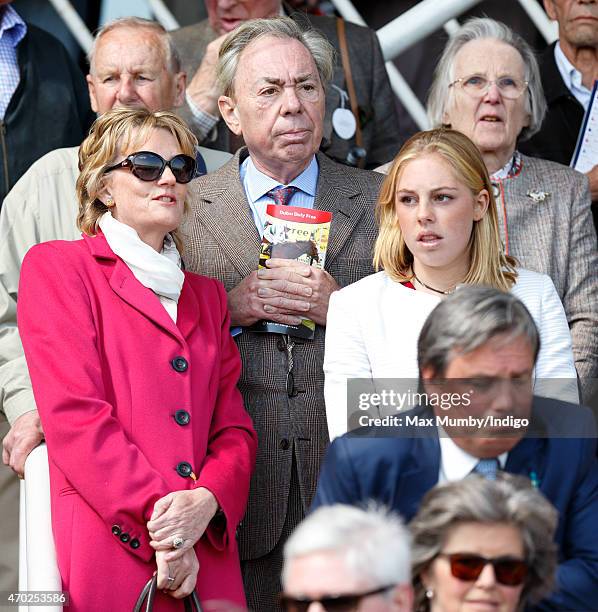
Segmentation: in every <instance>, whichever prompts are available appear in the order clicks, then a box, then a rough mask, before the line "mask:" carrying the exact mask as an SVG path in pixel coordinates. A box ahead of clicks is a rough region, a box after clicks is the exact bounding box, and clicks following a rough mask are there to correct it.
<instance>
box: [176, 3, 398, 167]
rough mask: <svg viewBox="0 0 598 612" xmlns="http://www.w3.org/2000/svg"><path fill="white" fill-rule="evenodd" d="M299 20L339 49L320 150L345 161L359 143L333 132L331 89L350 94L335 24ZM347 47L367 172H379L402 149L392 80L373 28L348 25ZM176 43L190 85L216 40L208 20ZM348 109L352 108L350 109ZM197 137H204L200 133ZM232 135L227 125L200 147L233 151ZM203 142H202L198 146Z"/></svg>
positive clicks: (336, 101)
mask: <svg viewBox="0 0 598 612" xmlns="http://www.w3.org/2000/svg"><path fill="white" fill-rule="evenodd" d="M291 16H292V18H293V19H294V20H295V21H298V22H301V23H305V24H306V25H307V26H309V25H311V26H313V27H314V28H316V29H318V30H319V31H320V32H321V33H322V34H324V36H325V37H326V39H327V40H328V41H329V42H330V43H331V44H332V45H333V46H334V48H335V49H336V50H337V61H336V63H335V67H334V75H333V77H332V81H331V83H330V84H329V85H328V87H327V89H326V117H325V119H324V138H323V140H322V146H321V150H322V151H323V152H324V153H326V155H328V156H329V157H332V158H333V159H336V160H338V161H341V162H344V161H345V159H346V158H347V154H348V152H349V149H350V148H351V147H353V146H355V138H352V139H350V140H343V139H341V138H340V137H339V136H337V135H336V133H335V132H334V131H333V129H332V113H333V112H334V110H335V109H336V108H338V107H339V105H340V95H339V93H338V91H337V90H336V89H334V87H332V84H334V85H336V86H337V87H340V88H341V89H343V90H345V91H347V85H346V83H345V74H344V71H343V67H342V63H341V60H340V53H339V42H338V36H337V32H336V20H335V19H332V18H330V17H319V16H315V15H305V14H303V13H292V15H291ZM345 28H346V34H347V45H348V48H349V56H350V58H351V72H352V75H353V81H354V84H355V95H356V97H357V101H358V103H359V109H360V115H361V117H362V133H363V143H364V144H363V146H364V148H365V149H366V151H367V157H366V162H367V164H366V167H367V168H375V167H376V166H379V165H380V164H383V163H384V162H387V161H389V160H390V159H392V158H393V157H394V156H395V155H396V154H397V152H398V151H399V148H400V146H401V142H400V132H399V118H398V113H397V110H396V99H395V96H394V94H393V91H392V89H391V87H390V83H389V81H388V75H387V73H386V68H385V67H384V59H383V57H382V52H381V51H380V44H379V43H378V39H377V37H376V33H375V32H374V31H373V30H371V29H370V28H365V27H363V26H358V25H355V24H352V23H345ZM171 36H172V40H173V41H174V44H175V46H176V48H177V50H178V52H179V55H180V57H181V61H182V67H183V70H184V71H185V72H186V73H187V80H188V81H190V80H191V79H192V78H193V75H194V74H195V72H196V71H197V69H198V68H199V65H200V63H201V60H202V58H203V56H204V54H205V51H206V46H207V45H208V43H210V42H211V41H212V40H214V39H215V38H216V37H217V36H216V33H215V32H214V30H212V28H211V26H210V23H209V22H208V20H207V19H206V20H204V21H200V22H199V23H196V24H193V25H190V26H187V27H185V28H181V29H179V30H175V31H174V32H171ZM346 107H347V108H349V105H348V104H347V105H346ZM176 112H177V113H178V114H179V115H180V116H181V117H182V118H183V119H185V121H186V122H187V123H188V124H189V126H191V129H193V130H195V129H196V128H195V126H196V123H195V119H194V118H193V114H192V113H191V111H190V110H189V107H188V106H187V105H186V104H185V105H184V106H183V107H181V108H180V109H177V110H176ZM196 135H197V136H198V137H199V136H200V135H199V134H198V133H197V132H196ZM229 136H230V132H229V131H228V128H227V127H226V124H225V123H224V121H222V120H221V121H220V122H219V123H218V127H217V137H216V141H215V142H208V141H207V140H206V141H204V142H203V143H202V144H204V145H205V146H208V147H213V148H216V149H222V150H226V151H228V150H229V146H230V145H229ZM201 140H203V139H202V138H201V137H200V141H201Z"/></svg>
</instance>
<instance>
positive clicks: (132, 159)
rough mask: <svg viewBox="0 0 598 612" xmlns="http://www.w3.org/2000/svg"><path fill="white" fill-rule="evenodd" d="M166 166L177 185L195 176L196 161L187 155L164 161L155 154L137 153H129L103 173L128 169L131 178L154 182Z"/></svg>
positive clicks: (147, 152) (148, 152) (149, 152)
mask: <svg viewBox="0 0 598 612" xmlns="http://www.w3.org/2000/svg"><path fill="white" fill-rule="evenodd" d="M166 166H168V167H169V168H170V169H171V170H172V174H173V175H174V178H175V179H176V182H177V183H188V182H189V181H190V180H191V179H192V178H193V177H194V176H195V168H196V161H195V159H193V158H192V157H191V156H189V155H183V154H181V155H175V156H174V157H173V158H172V159H171V160H170V161H166V160H165V159H164V158H163V157H161V156H160V155H158V154H157V153H152V152H151V151H139V152H138V153H131V155H128V156H127V157H126V158H125V159H123V160H122V161H121V162H119V163H118V164H115V165H114V166H109V167H108V168H106V170H105V172H112V170H118V169H119V168H130V169H131V172H132V173H133V176H136V177H137V178H138V179H139V180H141V181H155V180H157V179H159V178H160V177H161V176H162V173H163V172H164V170H165V169H166Z"/></svg>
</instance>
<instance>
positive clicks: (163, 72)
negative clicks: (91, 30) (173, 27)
mask: <svg viewBox="0 0 598 612" xmlns="http://www.w3.org/2000/svg"><path fill="white" fill-rule="evenodd" d="M88 59H89V74H88V75H87V84H88V87H89V97H90V99H91V106H92V108H93V110H94V111H95V112H96V113H98V114H100V115H101V114H102V113H105V112H106V111H107V110H110V109H111V108H118V107H127V108H142V107H143V108H147V109H149V110H150V111H158V110H171V109H173V108H176V107H177V106H180V105H181V104H182V103H183V96H184V92H185V73H184V72H182V71H181V67H180V59H179V56H178V53H177V52H176V49H175V47H174V45H173V44H172V40H171V38H170V36H169V34H168V33H167V32H166V30H165V29H164V28H163V27H162V26H161V25H160V24H158V23H156V22H154V21H149V20H147V19H141V18H138V17H125V18H122V19H116V20H114V21H112V22H110V23H108V24H107V25H105V26H104V27H103V28H101V29H100V30H99V31H98V33H97V35H96V37H95V39H94V43H93V45H92V48H91V50H90V52H89V54H88Z"/></svg>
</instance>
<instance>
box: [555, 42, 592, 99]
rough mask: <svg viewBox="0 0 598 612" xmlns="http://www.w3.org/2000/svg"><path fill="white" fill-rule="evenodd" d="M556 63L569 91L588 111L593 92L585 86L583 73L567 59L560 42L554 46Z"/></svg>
mask: <svg viewBox="0 0 598 612" xmlns="http://www.w3.org/2000/svg"><path fill="white" fill-rule="evenodd" d="M554 61H555V62H556V65H557V68H558V69H559V72H560V73H561V76H562V77H563V81H564V82H565V85H566V86H567V89H568V90H569V91H570V92H571V93H572V94H573V96H575V99H576V100H577V101H578V102H579V103H580V104H581V105H582V106H583V108H584V110H588V104H589V103H590V96H591V95H592V92H591V90H589V89H588V88H587V87H586V86H585V85H584V84H583V82H582V79H583V77H582V74H581V72H580V71H579V70H578V69H577V68H576V67H575V66H574V65H573V64H572V63H571V62H570V61H569V60H568V59H567V56H566V55H565V54H564V53H563V50H562V49H561V44H560V43H559V42H557V43H556V45H555V46H554Z"/></svg>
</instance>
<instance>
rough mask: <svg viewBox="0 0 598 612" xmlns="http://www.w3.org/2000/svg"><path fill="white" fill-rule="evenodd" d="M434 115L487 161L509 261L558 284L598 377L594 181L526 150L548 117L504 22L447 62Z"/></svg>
mask: <svg viewBox="0 0 598 612" xmlns="http://www.w3.org/2000/svg"><path fill="white" fill-rule="evenodd" d="M428 111H429V114H430V118H431V120H432V123H433V124H434V125H435V126H441V125H444V126H450V127H452V128H453V129H455V130H459V131H460V132H463V133H464V134H465V135H466V136H468V137H469V138H470V139H471V140H472V141H473V142H474V143H475V144H476V146H477V147H478V149H479V150H480V152H481V153H482V156H483V158H484V162H485V164H486V166H487V168H488V172H489V173H490V175H491V176H490V178H491V179H492V182H493V189H494V195H495V199H496V202H497V207H498V212H499V220H500V231H501V238H502V241H503V244H504V248H505V251H506V253H507V254H508V255H513V256H515V257H516V258H517V260H518V261H519V263H520V265H521V266H523V267H524V268H528V269H530V270H534V271H536V272H542V273H544V274H547V275H548V276H550V277H551V278H552V280H553V282H554V284H555V287H556V289H557V292H558V294H559V297H560V298H561V301H562V302H563V305H564V308H565V312H566V315H567V320H568V322H569V326H570V327H571V333H572V336H573V352H574V355H575V365H576V369H577V373H578V375H579V376H580V378H582V379H589V378H591V377H596V376H598V274H597V273H596V270H598V254H597V248H596V245H597V241H596V232H595V230H594V227H593V223H592V214H591V209H590V193H589V187H588V181H587V178H586V177H585V176H584V175H582V174H580V173H578V172H576V171H574V170H572V169H570V168H567V167H565V166H562V165H560V164H555V163H553V162H549V161H546V160H541V159H533V158H529V157H526V156H525V155H521V154H520V153H519V152H518V151H517V141H518V139H521V140H523V139H525V138H528V137H530V136H531V135H533V134H534V133H535V132H537V131H538V130H539V128H540V124H541V123H542V119H543V117H544V114H545V111H546V102H545V99H544V94H543V92H542V85H541V81H540V73H539V70H538V63H537V61H536V59H535V56H534V53H533V51H532V50H531V48H530V47H529V45H528V44H527V43H526V42H525V41H524V40H523V39H522V38H521V37H519V36H518V35H517V34H515V33H514V32H513V31H512V30H510V29H509V28H508V27H507V26H506V25H504V24H502V23H499V22H497V21H494V20H492V19H479V18H475V19H471V20H469V21H467V22H466V23H465V25H464V26H463V27H462V28H461V29H460V30H458V31H457V33H456V34H455V35H454V36H453V37H452V38H451V40H450V41H449V43H448V44H447V46H446V48H445V50H444V52H443V55H442V57H441V59H440V62H439V63H438V66H437V68H436V72H435V77H434V82H433V84H432V88H431V90H430V97H429V100H428ZM583 382H584V381H583V380H582V385H583Z"/></svg>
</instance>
